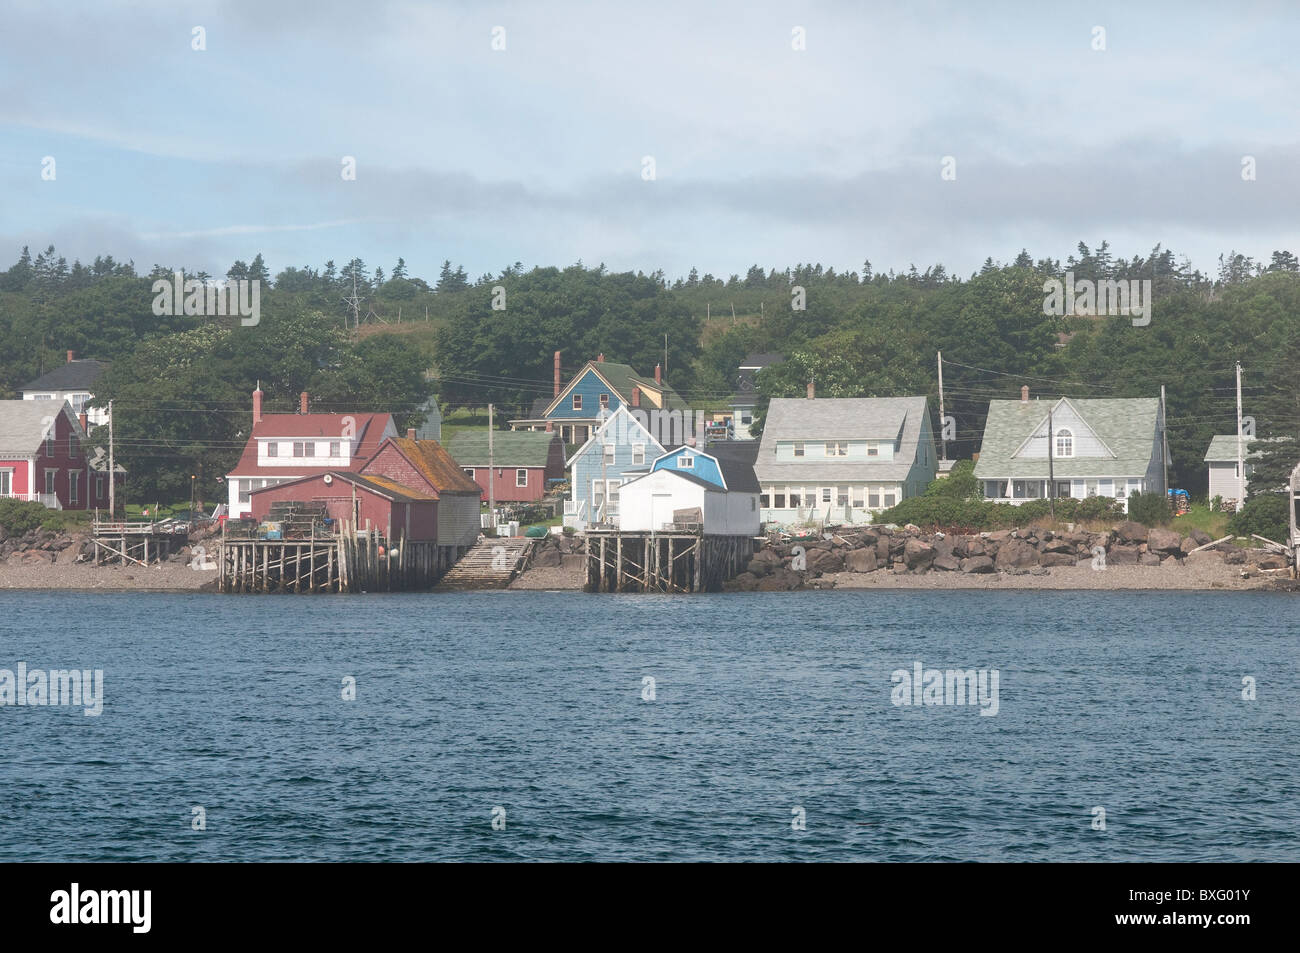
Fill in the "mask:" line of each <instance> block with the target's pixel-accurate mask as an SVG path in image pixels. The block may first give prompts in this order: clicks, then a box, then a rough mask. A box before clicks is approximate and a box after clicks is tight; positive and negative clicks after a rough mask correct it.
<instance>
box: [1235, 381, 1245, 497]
mask: <svg viewBox="0 0 1300 953" xmlns="http://www.w3.org/2000/svg"><path fill="white" fill-rule="evenodd" d="M1244 450H1245V445H1244V443H1243V441H1242V430H1241V361H1238V362H1237V479H1238V481H1239V483H1240V486H1241V489H1240V490H1239V491H1238V493H1237V509H1238V510H1240V509H1241V507H1242V505H1243V504H1244V503H1245V499H1246V454H1245V452H1244Z"/></svg>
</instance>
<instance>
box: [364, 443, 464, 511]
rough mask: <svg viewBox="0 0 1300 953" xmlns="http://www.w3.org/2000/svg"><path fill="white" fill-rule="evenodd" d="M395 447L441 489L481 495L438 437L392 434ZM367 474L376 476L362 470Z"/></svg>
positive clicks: (442, 490)
mask: <svg viewBox="0 0 1300 953" xmlns="http://www.w3.org/2000/svg"><path fill="white" fill-rule="evenodd" d="M390 440H391V442H392V444H393V446H394V447H396V448H397V449H398V451H400V452H401V454H402V456H404V457H406V459H407V460H408V461H410V463H411V466H413V467H415V469H417V470H419V471H420V473H421V475H423V476H424V478H425V479H426V480H428V481H429V483H431V484H432V485H433V486H434V487H435V488H436V489H437V490H438V492H439V493H472V494H474V496H476V497H477V496H478V495H479V486H478V484H477V483H475V482H474V481H473V480H472V479H470V477H469V476H468V475H466V473H465V471H464V470H462V469H461V468H460V465H459V464H457V463H456V461H455V460H454V459H452V456H451V454H450V453H448V452H447V451H446V450H445V449H444V448H443V446H442V445H441V444H440V443H438V441H436V440H411V439H409V438H407V437H392V438H390ZM362 473H363V475H365V476H374V474H367V473H365V472H364V471H362Z"/></svg>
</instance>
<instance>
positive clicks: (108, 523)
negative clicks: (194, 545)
mask: <svg viewBox="0 0 1300 953" xmlns="http://www.w3.org/2000/svg"><path fill="white" fill-rule="evenodd" d="M92 531H93V533H94V540H95V565H96V566H98V565H100V564H101V563H111V562H120V563H122V565H124V566H125V565H129V564H134V565H136V566H148V565H150V564H151V563H156V562H161V561H162V560H164V559H166V558H167V557H168V556H170V555H171V553H172V550H173V549H179V548H181V547H182V546H184V545H185V544H186V543H187V542H188V541H189V527H188V526H186V525H185V524H182V523H154V522H143V521H140V522H131V521H126V520H95V522H94V523H93V524H92Z"/></svg>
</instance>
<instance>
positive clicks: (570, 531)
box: [560, 526, 577, 536]
mask: <svg viewBox="0 0 1300 953" xmlns="http://www.w3.org/2000/svg"><path fill="white" fill-rule="evenodd" d="M560 532H562V533H563V534H564V535H565V536H572V535H573V534H574V533H576V532H577V530H576V529H574V528H573V527H572V526H566V527H564V529H562V530H560Z"/></svg>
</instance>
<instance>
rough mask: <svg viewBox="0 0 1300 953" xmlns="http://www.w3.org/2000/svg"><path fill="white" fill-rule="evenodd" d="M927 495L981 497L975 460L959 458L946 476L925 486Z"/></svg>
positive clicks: (957, 498) (950, 497) (952, 497)
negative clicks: (976, 476) (976, 477)
mask: <svg viewBox="0 0 1300 953" xmlns="http://www.w3.org/2000/svg"><path fill="white" fill-rule="evenodd" d="M925 495H926V496H941V497H944V498H946V499H951V500H978V499H980V495H981V494H980V481H979V480H977V479H975V462H974V461H973V460H959V461H958V462H957V463H954V464H953V467H952V471H951V472H950V473H949V474H948V475H947V476H946V477H937V478H935V479H934V480H932V481H930V485H929V486H928V487H926V488H925Z"/></svg>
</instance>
